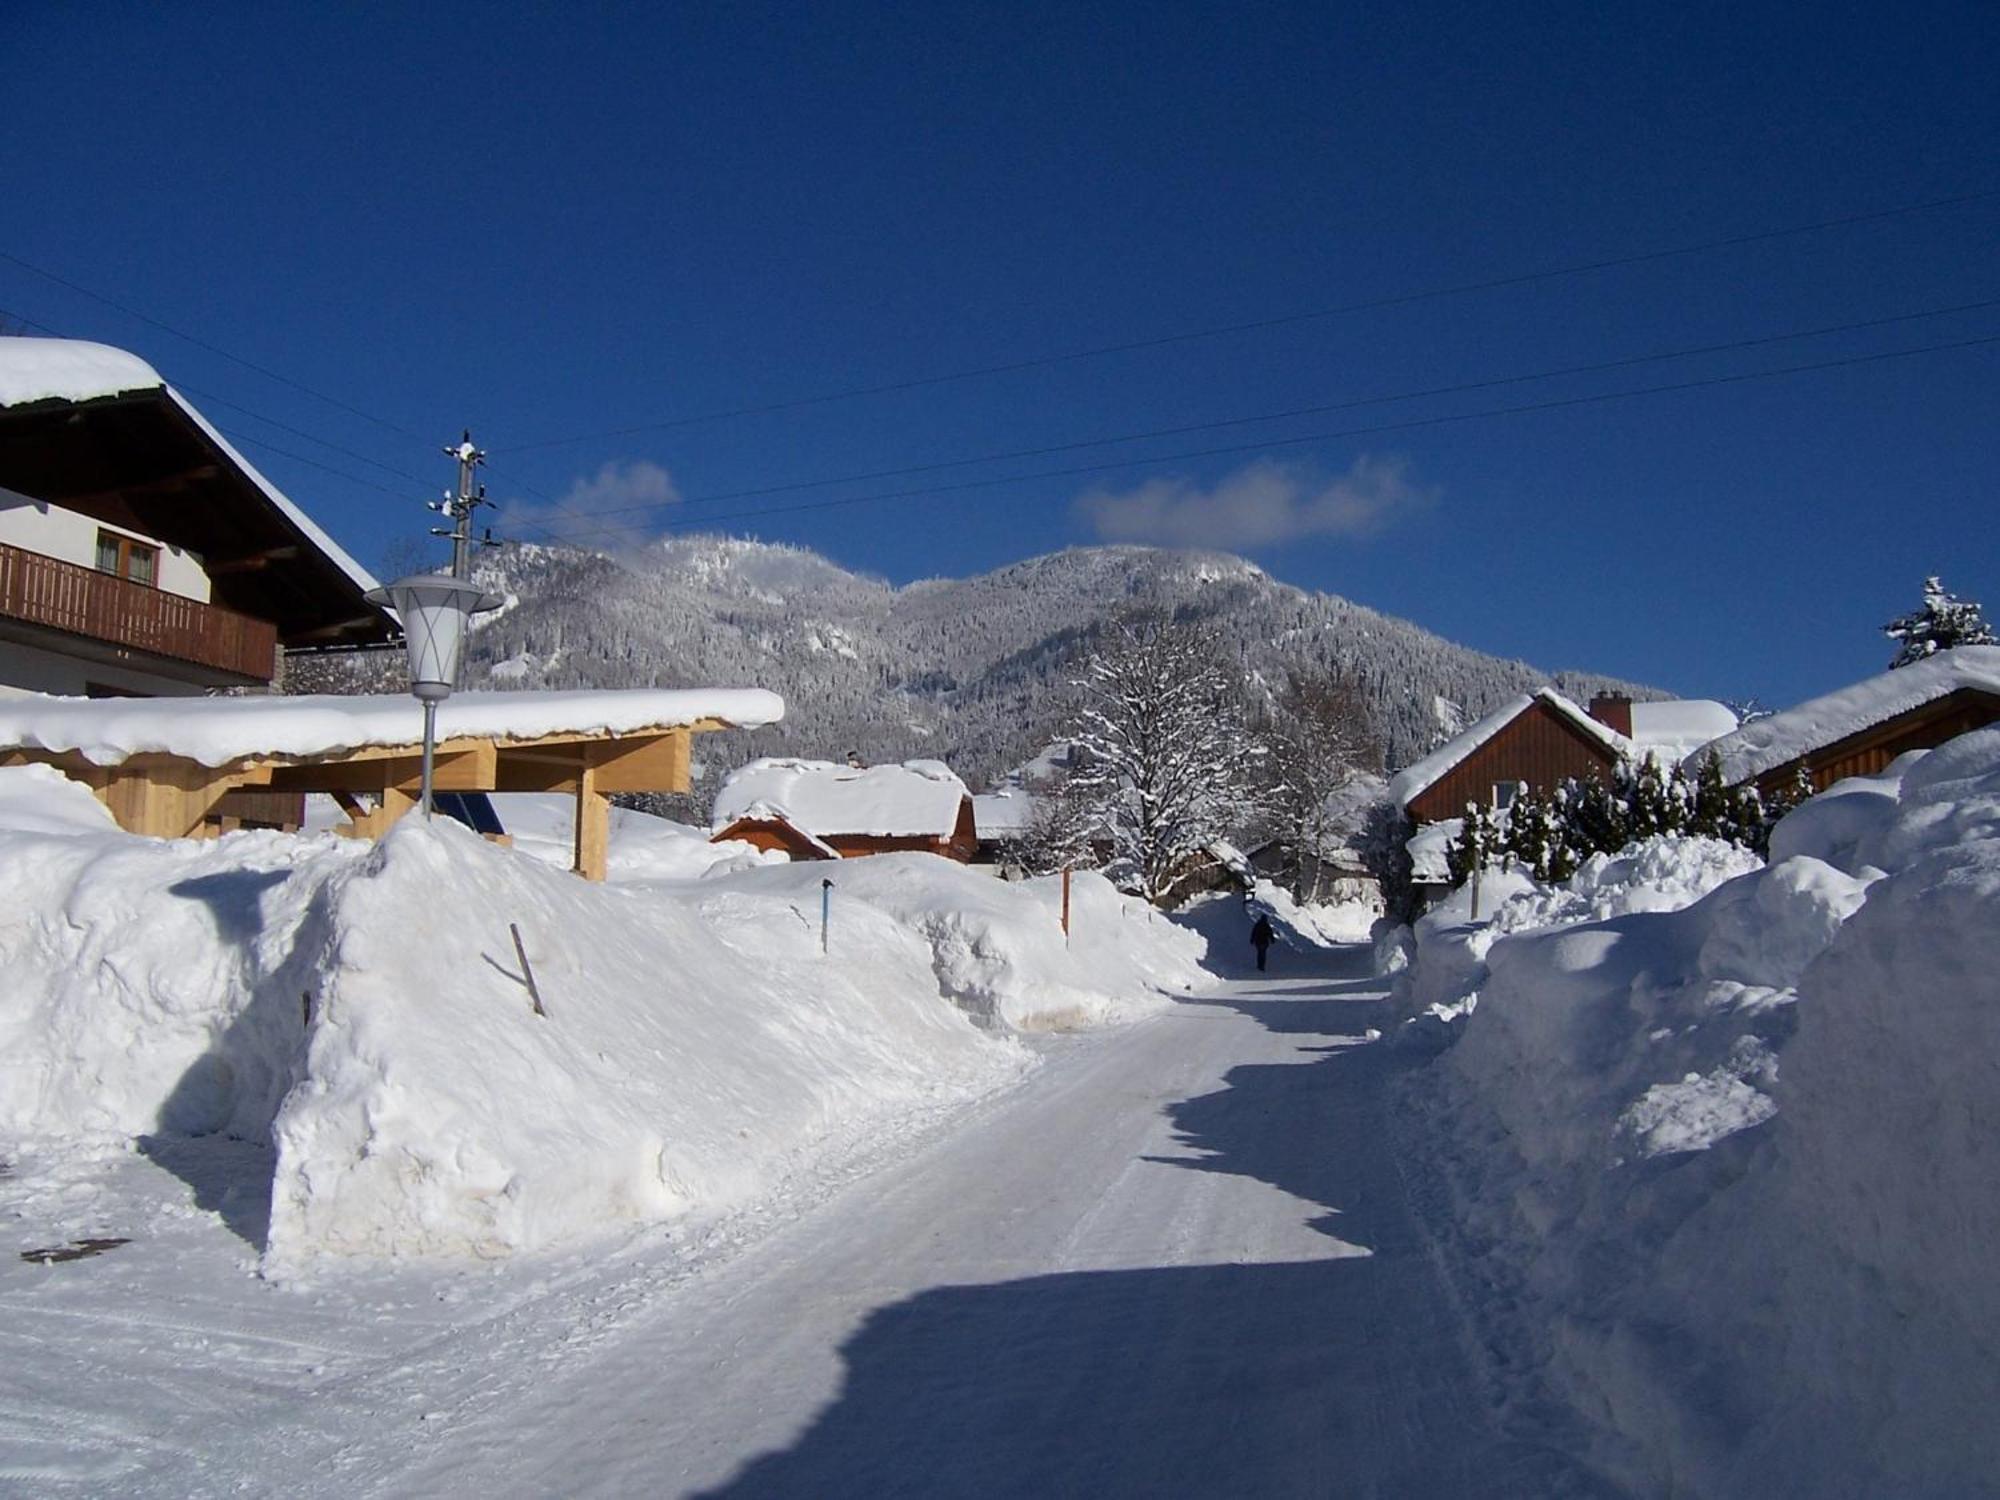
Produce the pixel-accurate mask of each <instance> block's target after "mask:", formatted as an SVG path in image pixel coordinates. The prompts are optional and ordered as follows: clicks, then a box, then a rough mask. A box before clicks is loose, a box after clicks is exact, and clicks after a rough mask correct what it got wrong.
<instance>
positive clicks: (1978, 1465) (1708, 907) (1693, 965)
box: [1405, 731, 2000, 1495]
mask: <svg viewBox="0 0 2000 1500" xmlns="http://www.w3.org/2000/svg"><path fill="white" fill-rule="evenodd" d="M1690 853H1691V851H1689V850H1686V849H1679V850H1676V849H1672V848H1666V847H1658V846H1656V847H1651V848H1642V849H1640V850H1639V851H1637V852H1636V853H1635V854H1634V855H1633V856H1632V857H1631V858H1630V859H1629V860H1628V861H1625V862H1624V863H1625V864H1626V865H1627V872H1628V874H1629V876H1630V880H1629V883H1627V884H1625V885H1624V893H1623V894H1617V895H1614V896H1613V897H1612V899H1610V900H1608V901H1606V900H1603V899H1602V898H1603V896H1604V895H1605V891H1604V889H1603V888H1602V887H1600V890H1599V891H1598V893H1597V894H1596V895H1595V896H1593V897H1592V898H1591V899H1590V900H1588V901H1583V900H1580V899H1579V898H1580V897H1581V896H1582V894H1583V893H1581V892H1576V891H1571V892H1567V893H1550V892H1544V891H1524V892H1521V893H1519V894H1518V895H1516V896H1515V897H1514V898H1513V899H1510V900H1508V901H1507V902H1505V903H1504V904H1503V905H1501V906H1500V907H1499V912H1500V920H1499V921H1498V922H1496V924H1495V928H1497V929H1502V930H1500V931H1494V930H1485V931H1480V930H1468V929H1467V928H1466V927H1464V926H1462V925H1460V926H1454V925H1453V924H1452V921H1451V918H1450V916H1448V915H1447V916H1446V917H1443V918H1440V919H1439V920H1437V921H1435V922H1433V923H1430V924H1427V926H1426V928H1425V929H1424V930H1422V931H1420V932H1419V934H1418V952H1417V958H1416V964H1415V968H1414V971H1413V972H1412V973H1411V974H1410V975H1409V976H1408V978H1407V980H1406V981H1405V982H1406V986H1407V989H1406V993H1407V994H1408V996H1409V999H1410V1002H1411V1003H1412V1004H1413V1005H1417V1006H1428V1007H1432V1008H1433V1009H1432V1010H1431V1011H1430V1013H1429V1014H1428V1016H1427V1017H1426V1018H1425V1019H1424V1021H1423V1022H1422V1023H1421V1026H1422V1027H1428V1028H1430V1029H1432V1030H1433V1031H1435V1030H1437V1029H1439V1028H1440V1027H1443V1028H1448V1029H1450V1030H1452V1031H1455V1032H1456V1033H1457V1041H1456V1045H1455V1046H1452V1047H1451V1048H1450V1049H1449V1050H1448V1051H1446V1052H1445V1053H1444V1054H1443V1055H1442V1056H1441V1057H1439V1058H1438V1059H1437V1060H1436V1061H1435V1062H1434V1063H1433V1064H1432V1065H1431V1066H1430V1067H1428V1068H1425V1069H1423V1070H1422V1071H1420V1072H1419V1073H1417V1074H1415V1075H1413V1078H1412V1083H1411V1098H1412V1100H1413V1102H1415V1103H1416V1104H1417V1105H1419V1106H1420V1113H1421V1115H1422V1117H1423V1119H1424V1122H1425V1123H1424V1125H1423V1127H1422V1130H1421V1132H1420V1134H1421V1136H1422V1138H1423V1139H1424V1140H1425V1142H1426V1143H1427V1145H1428V1147H1429V1149H1428V1151H1427V1152H1426V1153H1424V1156H1425V1159H1426V1160H1427V1162H1428V1163H1429V1166H1428V1170H1429V1171H1431V1172H1433V1173H1434V1174H1435V1176H1436V1179H1437V1184H1436V1185H1437V1186H1438V1187H1439V1188H1441V1189H1442V1191H1441V1192H1440V1193H1439V1195H1438V1197H1437V1201H1438V1203H1439V1204H1440V1205H1441V1211H1440V1213H1439V1215H1438V1218H1437V1224H1438V1228H1439V1230H1440V1232H1441V1233H1442V1234H1443V1235H1444V1237H1445V1240H1446V1243H1447V1247H1448V1250H1449V1251H1450V1252H1451V1255H1450V1259H1451V1260H1452V1262H1453V1264H1454V1265H1455V1267H1456V1269H1457V1272H1458V1274H1459V1277H1460V1280H1461V1285H1462V1286H1463V1288H1464V1289H1465V1290H1466V1292H1467V1293H1468V1295H1469V1297H1470V1299H1471V1300H1472V1302H1473V1305H1474V1306H1475V1308H1476V1309H1477V1310H1478V1311H1479V1313H1480V1315H1481V1316H1482V1317H1483V1318H1484V1319H1485V1320H1486V1322H1487V1325H1488V1326H1487V1330H1486V1332H1487V1337H1488V1340H1489V1342H1490V1343H1491V1345H1492V1346H1493V1347H1494V1348H1496V1349H1500V1350H1504V1351H1506V1356H1507V1360H1508V1363H1509V1365H1510V1367H1511V1368H1512V1369H1513V1370H1514V1371H1515V1372H1516V1374H1518V1375H1519V1376H1521V1384H1520V1385H1519V1387H1518V1389H1520V1390H1522V1391H1524V1392H1525V1391H1526V1390H1527V1389H1528V1388H1529V1386H1530V1385H1531V1384H1532V1381H1531V1380H1530V1379H1529V1377H1531V1376H1532V1377H1539V1379H1541V1380H1542V1381H1545V1382H1546V1383H1547V1385H1548V1386H1549V1387H1550V1388H1552V1389H1553V1390H1554V1391H1555V1392H1556V1393H1558V1394H1560V1395H1562V1396H1564V1397H1566V1398H1567V1399H1568V1400H1569V1401H1571V1402H1572V1403H1574V1404H1575V1405H1576V1406H1577V1407H1578V1408H1579V1409H1580V1410H1582V1411H1584V1412H1585V1413H1586V1414H1587V1415H1588V1416H1589V1417H1590V1418H1592V1419H1593V1421H1594V1424H1595V1426H1596V1429H1597V1436H1596V1440H1595V1441H1596V1447H1595V1452H1594V1454H1593V1456H1594V1457H1595V1458H1596V1460H1597V1461H1598V1462H1600V1463H1601V1464H1602V1465H1603V1466H1604V1467H1605V1468H1606V1469H1607V1470H1608V1471H1610V1472H1611V1473H1613V1474H1614V1475H1616V1476H1617V1477H1618V1478H1619V1479H1620V1480H1622V1481H1623V1482H1625V1483H1626V1484H1628V1485H1630V1486H1631V1487H1632V1488H1633V1489H1634V1490H1635V1491H1636V1492H1638V1493H1642V1494H1669V1493H1671V1494H1717V1495H1722V1494H1758V1493H1766V1494H1775V1493H1787V1494H1812V1495H1878V1494H1898V1495H1972V1494H1991V1493H1994V1486H1995V1481H1994V1475H1996V1474H2000V1428H1996V1426H1995V1425H1994V1424H1993V1422H1992V1421H1991V1412H1992V1411H1993V1410H1994V1409H1995V1406H1994V1403H1995V1401H1996V1398H2000V1280H1996V1278H1994V1277H1993V1275H1992V1272H1991V1267H1992V1257H1993V1251H1994V1246H1995V1245H1996V1244H2000V1177H1996V1175H1995V1173H1994V1171H1993V1161H1994V1142H1995V1140H1996V1139H2000V1133H1996V1125H2000V1114H1996V1109H2000V1105H1996V1102H1995V1101H1996V1100H2000V731H1987V732H1981V733H1977V734H1973V735H1969V736H1966V737H1964V738H1962V739H1959V740H1957V741H1955V742H1953V743H1952V744H1951V745H1949V746H1947V747H1945V748H1943V749H1941V750H1938V751H1936V752H1933V753H1931V754H1929V755H1927V756H1911V757H1906V758H1905V759H1904V760H1903V761H1901V762H1899V763H1898V764H1897V766H1895V767H1893V768H1891V771H1890V772H1889V773H1888V774H1885V775H1884V776H1881V777H1877V778H1871V779H1869V780H1866V781H1856V782H1849V783H1844V784H1843V785H1842V786H1840V787H1838V788H1836V789H1834V790H1833V791H1831V792H1829V793H1826V794H1823V795H1822V796H1820V797H1817V798H1814V799H1813V800H1812V801H1810V802H1808V803H1806V804H1805V805H1804V806H1803V807H1801V808H1800V809H1799V810H1798V811H1796V812H1795V813H1793V814H1792V815H1791V816H1790V817H1789V818H1787V819H1786V820H1785V821H1784V822H1783V823H1781V824H1780V825H1779V826H1778V828H1777V830H1776V833H1775V834H1774V837H1773V840H1772V850H1771V854H1772V863H1771V865H1770V866H1769V867H1768V868H1766V869H1762V870H1752V871H1750V872H1748V873H1744V874H1740V875H1738V876H1736V878H1734V879H1728V880H1726V881H1725V882H1724V883H1722V884H1720V885H1719V886H1716V887H1715V888H1714V889H1712V890H1710V891H1709V892H1708V893H1707V894H1706V895H1700V891H1701V889H1702V888H1703V887H1704V886H1705V885H1709V884H1712V883H1713V882H1712V880H1711V876H1712V875H1720V874H1726V873H1727V871H1726V869H1724V868H1722V867H1719V866H1718V867H1713V868H1711V869H1710V870H1709V871H1708V872H1706V873H1701V874H1698V875H1696V876H1695V878H1692V879H1690V878H1688V877H1689V875H1690V873H1691V868H1692V867H1691V862H1690V859H1689V857H1688V856H1689V854H1690ZM1698 895H1699V896H1700V898H1699V899H1694V900H1692V904H1688V903H1689V900H1690V898H1692V897H1695V896H1698ZM1648 906H1654V907H1658V908H1678V909H1654V910H1647V909H1645V908H1646V907H1648ZM1508 927H1511V928H1512V931H1511V932H1508V931H1505V930H1504V929H1506V928H1508Z"/></svg>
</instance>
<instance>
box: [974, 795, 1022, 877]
mask: <svg viewBox="0 0 2000 1500" xmlns="http://www.w3.org/2000/svg"><path fill="white" fill-rule="evenodd" d="M1034 826H1035V796H1034V793H1032V792H1030V791H1029V790H1028V789H1027V788H1026V787H1025V786H1007V787H1002V788H1001V789H1000V790H999V791H994V792H980V793H978V794H976V795H975V796H974V797H973V799H972V827H973V831H974V832H975V833H976V834H978V836H979V848H978V852H977V853H975V854H974V856H973V858H974V860H975V861H976V862H978V863H980V864H999V863H1002V862H1003V861H1005V860H1006V859H1007V858H1008V857H1009V854H1010V852H1011V851H1014V850H1018V849H1019V848H1020V846H1021V845H1022V844H1023V843H1024V842H1025V841H1026V840H1027V838H1028V835H1029V834H1030V833H1032V832H1033V831H1034Z"/></svg>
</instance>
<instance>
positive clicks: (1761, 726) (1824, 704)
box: [1709, 646, 2000, 783]
mask: <svg viewBox="0 0 2000 1500" xmlns="http://www.w3.org/2000/svg"><path fill="white" fill-rule="evenodd" d="M1960 688H1979V689H1982V690H1983V691H1985V692H1989V693H1994V694H2000V646H1960V647H1958V648H1956V649H1955V650H1951V651H1941V652H1939V653H1938V654H1937V655H1936V656H1932V657H1928V658H1926V659H1925V660H1923V661H1920V662H1918V663H1916V664H1915V665H1914V666H1908V667H1899V668H1897V669H1895V670H1894V671H1889V672H1884V673H1882V674H1881V675H1880V676H1877V677H1869V678H1866V679H1864V680H1862V681H1860V682H1857V683H1855V684H1853V685H1852V686H1850V687H1844V688H1841V689H1840V690H1839V691H1837V692H1832V693H1827V694H1825V695H1823V696H1822V697H1818V698H1812V699H1809V700H1807V701H1806V702H1804V703H1801V704H1799V705H1798V706H1797V707H1796V708H1788V709H1786V710H1785V711H1784V712H1783V713H1779V714H1772V715H1771V716H1770V717H1769V718H1767V719H1756V720H1753V721H1752V722H1750V723H1748V724H1745V725H1744V726H1743V727H1742V728H1741V729H1738V730H1737V731H1736V732H1735V733H1733V734H1730V735H1726V736H1724V737H1723V738H1722V739H1719V740H1717V741H1716V742H1715V743H1714V744H1713V745H1712V746H1711V747H1709V748H1711V749H1713V750H1714V751H1715V753H1716V754H1717V755H1718V756H1720V757H1721V760H1722V774H1723V776H1724V777H1725V778H1726V779H1727V780H1729V781H1730V782H1732V783H1733V782H1740V781H1749V780H1751V779H1752V778H1754V777H1758V776H1762V775H1763V774H1764V773H1765V772H1766V771H1771V770H1775V769H1777V768H1778V767H1779V766H1782V765H1785V764H1786V763H1787V762H1790V761H1794V760H1797V759H1798V758H1799V757H1800V756H1803V755H1810V754H1812V753H1813V752H1814V751H1815V750H1822V749H1824V748H1826V747H1827V746H1828V745H1833V744H1837V743H1838V742H1839V741H1841V740H1844V739H1846V738H1847V737H1848V736H1849V735H1852V734H1859V733H1860V732H1861V731H1862V730H1864V729H1869V728H1872V727H1873V726H1875V725H1877V724H1881V723H1883V722H1885V721H1887V720H1889V719H1893V718H1895V717H1896V716H1897V715H1898V714H1904V713H1908V712H1909V711H1910V710H1911V709H1914V708H1921V707H1923V706H1924V705H1925V704H1926V703H1930V702H1933V701H1935V700H1936V699H1939V698H1942V697H1945V696H1946V695H1947V694H1950V693H1955V692H1957V691H1958V690H1959V689H1960Z"/></svg>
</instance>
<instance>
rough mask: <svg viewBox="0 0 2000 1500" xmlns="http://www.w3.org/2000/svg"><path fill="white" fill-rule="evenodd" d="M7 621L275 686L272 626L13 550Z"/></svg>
mask: <svg viewBox="0 0 2000 1500" xmlns="http://www.w3.org/2000/svg"><path fill="white" fill-rule="evenodd" d="M0 616H5V617H7V618H9V619H15V620H25V621H28V622H29V623H31V624H35V625H46V626H48V627H50V628H51V629H54V630H63V631H67V632H69V634H71V635H81V636H88V637H89V638H90V639H92V640H96V641H108V642H110V643H111V644H112V645H115V646H126V647H130V648H131V649H132V650H135V651H149V652H151V653H153V654H154V655H155V656H166V657H171V658H173V659H174V660H176V661H188V662H196V663H199V664H200V665H201V666H204V667H213V668H215V669H216V670H218V671H222V672H234V673H236V674H237V675H239V676H242V677H252V678H255V679H256V680H257V681H259V682H268V681H270V680H271V676H272V671H273V666H274V663H275V662H276V659H277V645H278V633H277V630H276V628H275V627H273V626H272V625H270V624H269V623H267V622H266V621H263V620H255V619H252V618H251V617H250V616H249V615H239V614H237V613H236V612H235V611H234V610H229V609H223V608H221V607H220V606H218V605H214V604H202V603H200V602H199V601H197V600H194V599H185V598H183V597H181V596H180V595H179V594H169V593H167V592H166V591H165V590H163V589H156V588H151V587H149V586H147V585H146V584H143V583H131V582H128V581H127V580H125V579H123V578H116V577H113V576H112V575H111V574H109V573H100V572H98V571H97V570H96V569H95V568H83V567H78V566H77V565H76V564H75V563H66V562H59V561H57V560H56V559H55V558H53V557H44V556H42V555H41V554H40V553H39V552H24V551H22V550H21V549H20V548H19V547H9V546H5V545H0Z"/></svg>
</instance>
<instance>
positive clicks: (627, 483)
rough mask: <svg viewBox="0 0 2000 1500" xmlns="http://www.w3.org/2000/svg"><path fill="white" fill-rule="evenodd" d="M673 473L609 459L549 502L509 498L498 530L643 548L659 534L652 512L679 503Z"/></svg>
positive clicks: (602, 546) (602, 547)
mask: <svg viewBox="0 0 2000 1500" xmlns="http://www.w3.org/2000/svg"><path fill="white" fill-rule="evenodd" d="M680 498H681V492H680V491H679V490H678V489H677V488H676V487H675V486H674V481H673V476H672V475H670V474H669V473H667V471H666V470H665V469H663V468H661V467H660V466H659V465H658V464H655V463H648V462H646V461H645V460H644V459H639V460H636V461H634V462H632V463H625V464H620V463H608V464H606V465H604V467H603V468H601V469H599V470H598V471H597V473H596V474H595V475H594V476H590V477H586V478H581V479H578V480H576V481H575V482H574V483H572V484H571V485H570V487H569V489H568V490H566V491H565V492H564V493H563V494H562V496H561V497H560V499H558V500H557V501H556V503H554V504H549V503H547V502H545V501H537V500H508V501H506V502H504V503H503V504H502V505H501V507H500V519H499V522H498V527H497V529H499V530H502V531H505V532H507V533H508V534H509V535H510V536H515V537H518V538H519V539H520V540H522V541H528V542H533V541H545V540H555V541H563V542H574V543H576V544H577V545H578V546H581V547H590V548H593V549H595V550H598V551H604V552H615V551H619V550H621V549H629V548H635V547H642V546H644V545H645V544H646V543H647V542H649V541H651V540H652V539H653V538H654V537H655V536H657V535H658V534H659V528H660V517H659V515H658V514H657V512H658V511H659V510H660V509H661V508H664V507H666V506H669V505H678V504H679V503H680Z"/></svg>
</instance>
